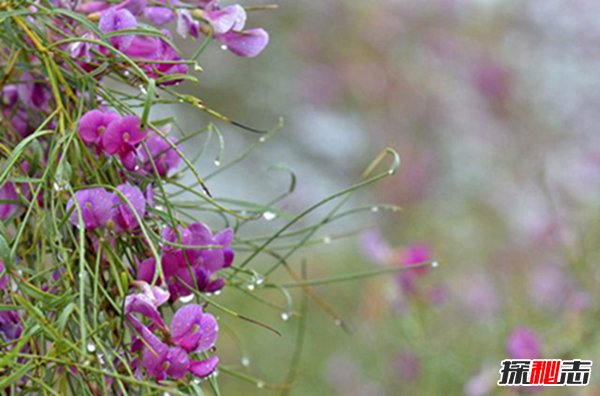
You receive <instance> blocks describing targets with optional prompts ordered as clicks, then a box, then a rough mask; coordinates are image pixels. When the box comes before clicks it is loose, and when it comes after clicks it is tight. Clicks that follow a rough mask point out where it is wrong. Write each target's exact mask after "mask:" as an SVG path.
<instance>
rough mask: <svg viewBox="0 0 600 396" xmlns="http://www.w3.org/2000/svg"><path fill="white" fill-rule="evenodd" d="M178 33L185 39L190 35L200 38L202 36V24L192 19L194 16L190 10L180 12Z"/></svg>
mask: <svg viewBox="0 0 600 396" xmlns="http://www.w3.org/2000/svg"><path fill="white" fill-rule="evenodd" d="M177 33H179V35H180V36H181V37H183V38H186V37H187V36H188V34H189V35H190V36H192V37H196V38H198V36H199V35H200V23H199V22H198V21H196V20H195V19H194V18H192V14H191V13H190V11H188V10H179V12H178V17H177Z"/></svg>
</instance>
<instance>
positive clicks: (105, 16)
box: [98, 8, 137, 51]
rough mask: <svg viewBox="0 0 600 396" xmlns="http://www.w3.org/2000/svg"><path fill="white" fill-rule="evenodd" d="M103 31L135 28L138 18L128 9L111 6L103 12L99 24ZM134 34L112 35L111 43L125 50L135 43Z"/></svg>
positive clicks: (109, 31)
mask: <svg viewBox="0 0 600 396" xmlns="http://www.w3.org/2000/svg"><path fill="white" fill-rule="evenodd" d="M98 27H99V28H100V31H101V32H102V33H111V32H118V31H120V30H126V29H135V28H136V27H137V20H136V19H135V16H134V15H133V14H132V13H131V12H130V11H129V10H127V9H116V8H110V9H108V10H107V11H105V12H103V13H102V16H101V17H100V22H99V24H98ZM133 39H134V35H132V34H123V35H117V36H112V37H111V38H110V42H111V44H112V45H113V46H114V47H115V48H116V49H118V50H120V51H124V50H126V49H127V48H129V46H131V44H132V43H133Z"/></svg>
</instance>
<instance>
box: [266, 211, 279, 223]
mask: <svg viewBox="0 0 600 396" xmlns="http://www.w3.org/2000/svg"><path fill="white" fill-rule="evenodd" d="M276 217H277V215H276V214H275V213H273V212H265V213H263V218H264V219H265V220H267V221H271V220H273V219H275V218H276Z"/></svg>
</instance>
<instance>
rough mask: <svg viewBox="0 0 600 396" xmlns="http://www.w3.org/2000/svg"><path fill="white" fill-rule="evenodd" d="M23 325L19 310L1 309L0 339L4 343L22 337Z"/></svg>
mask: <svg viewBox="0 0 600 396" xmlns="http://www.w3.org/2000/svg"><path fill="white" fill-rule="evenodd" d="M22 332H23V326H22V324H21V318H20V317H19V313H18V312H17V311H0V336H1V337H0V339H1V340H2V341H3V342H4V343H8V342H11V341H14V340H17V339H18V338H19V337H21V333H22Z"/></svg>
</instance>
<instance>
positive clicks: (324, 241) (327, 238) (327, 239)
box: [323, 236, 331, 245]
mask: <svg viewBox="0 0 600 396" xmlns="http://www.w3.org/2000/svg"><path fill="white" fill-rule="evenodd" d="M323 243H325V244H327V245H328V244H330V243H331V237H330V236H326V237H324V238H323Z"/></svg>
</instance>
